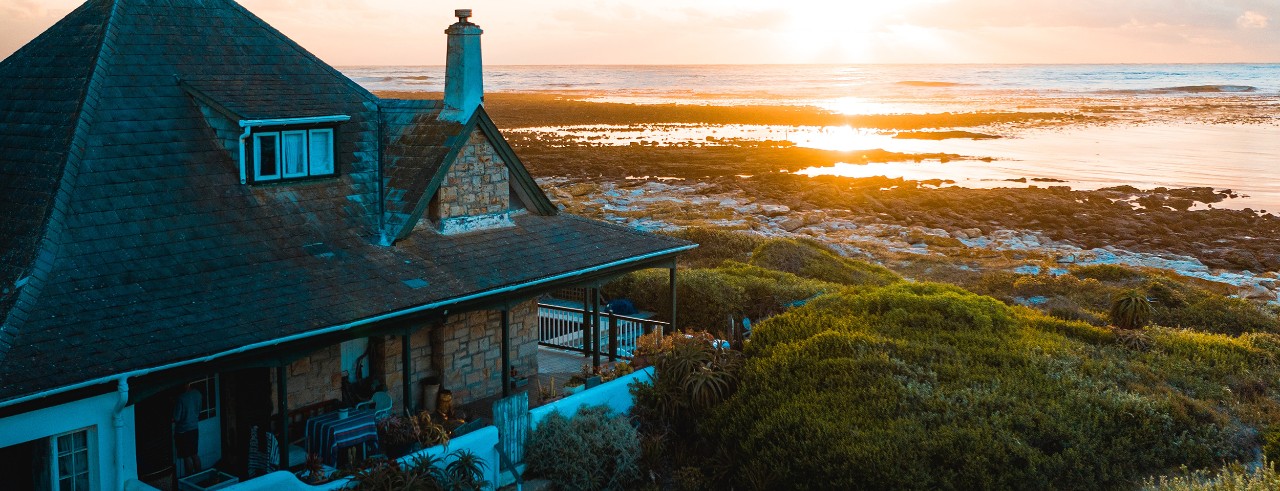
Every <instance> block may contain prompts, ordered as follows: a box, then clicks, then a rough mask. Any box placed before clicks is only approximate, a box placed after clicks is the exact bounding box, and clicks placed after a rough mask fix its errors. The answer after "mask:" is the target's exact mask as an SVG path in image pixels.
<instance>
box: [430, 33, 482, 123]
mask: <svg viewBox="0 0 1280 491" xmlns="http://www.w3.org/2000/svg"><path fill="white" fill-rule="evenodd" d="M453 15H455V16H457V17H458V22H455V23H454V24H453V25H451V26H449V28H448V29H445V31H444V33H445V34H448V35H449V51H448V55H447V56H446V57H445V69H444V70H445V71H444V106H445V107H444V110H443V111H442V112H441V114H440V119H446V120H450V121H457V122H460V123H466V122H467V120H469V119H471V115H472V114H473V113H475V111H476V107H477V106H479V105H481V104H484V79H483V77H482V75H481V63H480V34H483V33H484V31H482V30H480V26H477V25H475V24H472V23H471V22H469V21H467V18H469V17H471V9H458V10H454V11H453Z"/></svg>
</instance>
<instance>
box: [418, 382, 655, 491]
mask: <svg viewBox="0 0 1280 491" xmlns="http://www.w3.org/2000/svg"><path fill="white" fill-rule="evenodd" d="M652 378H653V367H649V368H645V369H643V370H639V371H637V372H635V373H632V374H629V375H626V376H623V377H618V378H617V379H615V380H610V381H609V382H606V383H603V384H600V385H599V386H596V387H592V388H591V389H590V390H584V391H582V392H579V393H577V394H574V395H571V396H568V397H565V398H564V399H560V400H558V401H555V402H552V403H550V404H546V405H543V406H539V407H536V408H534V409H533V410H531V411H529V423H530V425H532V426H533V427H535V428H536V427H537V425H538V423H539V422H541V421H542V419H543V418H545V417H547V415H548V414H551V412H552V411H555V412H559V413H560V414H563V415H565V416H572V415H573V413H575V412H577V411H578V408H580V407H582V406H598V405H601V404H603V405H606V406H609V408H610V409H613V410H614V411H616V412H618V413H622V414H625V413H626V412H627V411H628V410H629V409H631V392H630V391H629V390H628V389H627V386H628V385H630V384H631V382H632V381H635V380H645V381H648V380H652ZM497 446H498V428H497V427H495V426H486V427H484V428H481V429H479V430H476V431H473V432H471V433H467V434H465V435H462V436H460V437H458V438H454V439H452V440H449V445H448V446H447V447H446V446H444V445H436V446H434V447H431V448H426V449H423V450H421V451H418V452H416V453H414V454H410V455H406V456H404V457H403V458H401V459H400V461H401V462H404V463H410V462H412V461H413V458H414V456H416V455H427V456H433V457H440V456H444V457H446V458H445V461H444V462H445V463H448V462H450V461H452V460H453V459H452V458H448V456H449V454H451V453H453V452H456V451H458V450H464V449H465V450H469V451H471V452H472V453H474V454H476V456H477V457H479V458H480V460H482V461H484V464H485V476H484V479H485V480H486V481H489V484H490V489H495V488H496V487H497V486H503V485H505V484H507V483H510V482H511V479H512V478H511V474H510V473H505V474H503V475H499V474H498V469H499V465H498V463H499V460H498V459H499V458H498V450H497ZM495 483H496V486H494V485H495Z"/></svg>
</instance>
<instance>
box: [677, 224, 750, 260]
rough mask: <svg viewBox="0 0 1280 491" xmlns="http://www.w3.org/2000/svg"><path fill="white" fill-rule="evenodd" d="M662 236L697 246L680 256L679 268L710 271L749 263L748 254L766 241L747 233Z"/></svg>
mask: <svg viewBox="0 0 1280 491" xmlns="http://www.w3.org/2000/svg"><path fill="white" fill-rule="evenodd" d="M664 233H665V234H667V235H670V236H672V237H675V238H677V239H684V240H687V241H689V242H694V243H697V244H698V248H697V249H694V250H692V251H689V252H686V253H684V254H682V255H681V256H680V264H681V265H684V266H688V267H691V268H711V267H715V266H719V265H720V263H722V262H724V261H726V260H730V261H738V262H743V263H745V262H747V261H749V260H751V251H754V250H755V249H756V247H759V246H760V244H761V243H762V242H764V241H765V239H764V238H763V237H760V236H758V235H753V234H751V233H748V232H740V231H733V230H725V229H719V228H708V227H688V228H683V229H680V230H676V231H673V232H664Z"/></svg>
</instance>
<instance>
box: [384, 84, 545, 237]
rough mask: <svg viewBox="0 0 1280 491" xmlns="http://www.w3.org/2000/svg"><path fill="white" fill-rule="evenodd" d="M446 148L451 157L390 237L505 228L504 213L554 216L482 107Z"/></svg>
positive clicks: (436, 172)
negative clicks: (421, 232) (430, 231)
mask: <svg viewBox="0 0 1280 491" xmlns="http://www.w3.org/2000/svg"><path fill="white" fill-rule="evenodd" d="M447 145H448V148H449V153H448V154H447V155H444V157H443V159H442V160H441V161H440V164H439V167H438V168H436V169H435V173H434V175H432V177H431V179H430V181H429V182H428V183H427V186H426V187H425V189H423V193H422V194H421V195H419V196H420V197H419V199H418V203H417V206H416V207H415V208H414V210H413V212H412V213H411V214H409V215H408V216H406V217H405V218H406V221H405V222H404V223H402V224H401V225H400V226H399V227H398V230H397V231H396V232H395V233H394V237H395V238H396V239H403V238H404V237H406V236H408V234H409V233H410V232H411V231H412V230H415V229H418V230H426V229H434V230H436V231H446V232H450V231H471V230H475V229H477V228H491V227H494V226H505V225H507V224H509V217H505V216H503V215H509V214H510V213H512V212H524V211H527V212H529V213H534V214H538V215H554V214H555V213H556V211H557V210H556V207H555V205H553V204H552V203H551V200H549V199H547V197H546V194H544V193H543V192H542V190H541V189H540V188H539V187H538V184H537V182H536V181H534V179H533V177H532V176H530V175H529V172H528V170H527V169H525V167H524V163H522V162H520V159H519V158H518V157H516V154H515V151H514V150H512V149H511V146H510V145H509V144H508V143H507V141H506V138H504V137H503V136H502V133H501V132H499V131H498V128H497V126H496V125H494V123H493V120H492V119H490V118H489V115H488V114H487V113H485V111H484V107H483V106H481V107H480V108H477V110H476V112H475V114H474V115H473V116H472V118H471V120H470V121H469V122H468V123H467V124H466V125H465V126H463V127H462V128H461V130H460V131H459V132H458V133H457V134H456V135H455V136H453V137H452V138H450V139H449V141H448V142H447ZM389 192H394V190H389Z"/></svg>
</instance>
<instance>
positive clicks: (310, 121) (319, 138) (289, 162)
mask: <svg viewBox="0 0 1280 491" xmlns="http://www.w3.org/2000/svg"><path fill="white" fill-rule="evenodd" d="M350 120H351V117H350V116H346V115H342V114H339V115H334V116H313V117H306V118H284V119H245V120H240V127H241V128H244V133H243V134H241V135H240V184H247V183H249V182H250V181H252V182H275V181H286V180H291V179H304V178H310V177H324V176H332V175H335V174H337V173H338V164H337V150H336V145H337V143H336V142H337V133H336V131H337V128H338V124H339V123H344V122H347V121H350Z"/></svg>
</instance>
